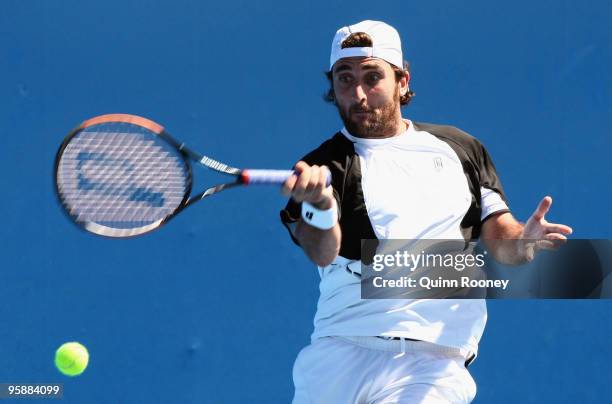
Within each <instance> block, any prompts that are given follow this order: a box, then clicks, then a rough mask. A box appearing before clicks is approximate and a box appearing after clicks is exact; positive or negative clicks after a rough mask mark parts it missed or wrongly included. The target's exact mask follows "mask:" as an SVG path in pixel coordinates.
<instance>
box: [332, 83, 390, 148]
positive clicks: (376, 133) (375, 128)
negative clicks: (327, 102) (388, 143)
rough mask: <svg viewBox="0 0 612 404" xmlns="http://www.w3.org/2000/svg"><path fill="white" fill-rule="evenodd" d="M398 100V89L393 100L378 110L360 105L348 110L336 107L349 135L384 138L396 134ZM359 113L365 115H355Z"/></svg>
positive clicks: (352, 106)
mask: <svg viewBox="0 0 612 404" xmlns="http://www.w3.org/2000/svg"><path fill="white" fill-rule="evenodd" d="M399 100H400V96H399V88H398V89H397V91H396V92H395V94H394V95H393V99H392V100H391V101H389V102H388V103H386V104H384V105H383V106H381V107H379V108H369V107H367V106H363V105H361V104H353V105H351V106H350V107H349V108H348V109H344V108H342V107H340V105H336V106H337V108H338V112H339V113H340V118H341V119H342V122H343V123H344V126H345V127H346V130H348V131H349V133H350V134H351V135H353V136H356V137H362V138H385V137H390V136H394V135H396V134H397V133H398V130H399V128H398V127H397V117H398V116H399V115H400V113H399V109H400V102H399ZM360 112H363V113H365V114H360V115H356V114H358V113H360Z"/></svg>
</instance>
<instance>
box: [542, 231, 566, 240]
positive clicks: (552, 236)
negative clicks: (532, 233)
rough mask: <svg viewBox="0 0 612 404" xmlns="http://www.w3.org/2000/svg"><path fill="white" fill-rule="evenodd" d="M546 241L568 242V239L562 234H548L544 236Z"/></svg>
mask: <svg viewBox="0 0 612 404" xmlns="http://www.w3.org/2000/svg"><path fill="white" fill-rule="evenodd" d="M544 239H546V240H552V241H554V240H560V241H567V237H565V235H564V234H561V233H548V234H547V235H545V236H544Z"/></svg>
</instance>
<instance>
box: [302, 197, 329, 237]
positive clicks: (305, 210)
mask: <svg viewBox="0 0 612 404" xmlns="http://www.w3.org/2000/svg"><path fill="white" fill-rule="evenodd" d="M302 219H304V221H305V222H306V223H308V224H309V225H311V226H313V227H316V228H317V229H321V230H329V229H331V228H332V227H334V226H335V225H336V223H337V222H338V207H337V206H336V200H335V199H334V200H333V202H332V207H331V208H329V209H327V210H321V209H317V208H315V207H314V206H312V205H311V204H309V203H308V202H302Z"/></svg>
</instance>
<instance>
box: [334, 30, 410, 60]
mask: <svg viewBox="0 0 612 404" xmlns="http://www.w3.org/2000/svg"><path fill="white" fill-rule="evenodd" d="M356 32H364V33H366V34H368V35H369V36H370V38H372V47H369V46H368V47H361V48H344V49H342V42H343V41H344V40H345V39H346V38H347V37H348V36H349V35H351V34H354V33H356ZM353 56H366V57H373V58H380V59H383V60H386V61H387V62H389V63H391V64H392V65H395V66H396V67H399V68H400V69H401V68H402V67H403V65H404V59H403V57H402V42H401V40H400V36H399V34H398V32H397V31H396V30H395V28H393V27H392V26H390V25H389V24H385V23H384V22H381V21H371V20H366V21H361V22H359V23H357V24H354V25H349V26H348V27H342V28H340V29H339V30H338V31H337V32H336V35H335V36H334V40H333V41H332V46H331V55H330V56H329V70H331V69H332V67H333V66H334V63H336V62H337V61H338V60H339V59H342V58H348V57H353Z"/></svg>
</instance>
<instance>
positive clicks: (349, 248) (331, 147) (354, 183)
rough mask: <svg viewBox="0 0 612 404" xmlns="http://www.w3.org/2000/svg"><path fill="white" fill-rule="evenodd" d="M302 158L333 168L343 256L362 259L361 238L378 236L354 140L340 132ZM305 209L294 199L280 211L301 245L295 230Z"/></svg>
mask: <svg viewBox="0 0 612 404" xmlns="http://www.w3.org/2000/svg"><path fill="white" fill-rule="evenodd" d="M301 160H302V161H304V162H306V163H308V164H309V165H313V164H316V165H325V166H327V167H328V168H329V169H330V171H331V174H332V188H333V192H334V197H335V198H336V201H337V202H338V216H339V221H340V227H341V228H342V244H341V245H340V255H341V256H342V257H345V258H348V259H355V260H358V259H360V256H361V239H375V238H376V236H375V234H374V230H373V229H372V224H371V223H370V218H369V216H368V213H367V210H366V207H365V200H364V197H363V190H362V188H361V168H360V163H359V157H358V156H357V154H356V153H355V148H354V147H353V143H352V142H351V141H350V140H348V139H347V138H346V137H345V136H344V135H343V134H342V133H340V132H338V133H336V134H335V135H334V136H333V137H332V138H331V139H329V140H327V141H325V142H323V143H322V144H321V145H320V146H319V147H318V148H316V149H315V150H313V151H311V152H310V153H308V154H306V155H305V156H304V157H303V158H301ZM345 195H347V197H346V198H345ZM301 209H302V204H301V203H297V202H295V201H294V200H293V199H290V200H289V202H287V205H286V206H285V209H283V210H281V212H280V217H281V221H282V223H283V224H284V225H285V227H286V228H287V230H289V234H290V235H291V238H292V240H293V241H294V242H295V243H296V244H298V245H299V242H298V240H297V239H296V238H295V235H294V231H295V225H296V223H297V221H298V220H299V219H300V216H301Z"/></svg>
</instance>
